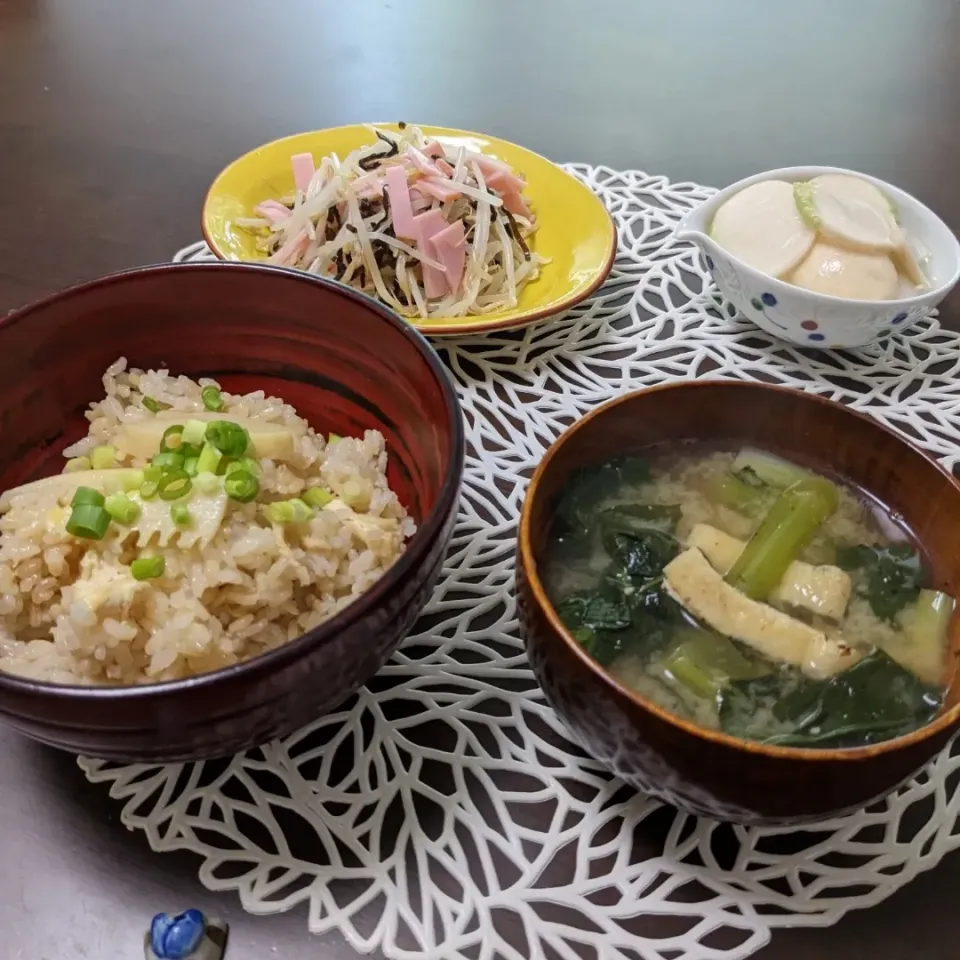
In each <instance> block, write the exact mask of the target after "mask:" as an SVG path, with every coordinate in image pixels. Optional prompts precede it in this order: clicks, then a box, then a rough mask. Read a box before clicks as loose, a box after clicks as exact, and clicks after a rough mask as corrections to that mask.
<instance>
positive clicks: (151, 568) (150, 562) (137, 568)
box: [130, 557, 167, 580]
mask: <svg viewBox="0 0 960 960" xmlns="http://www.w3.org/2000/svg"><path fill="white" fill-rule="evenodd" d="M166 566H167V564H166V561H165V560H164V559H163V557H138V558H137V559H136V560H134V561H133V563H131V564H130V574H131V576H132V577H133V579H134V580H153V579H154V578H156V577H162V576H163V572H164V570H165V569H166Z"/></svg>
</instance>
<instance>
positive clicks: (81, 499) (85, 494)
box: [70, 487, 103, 507]
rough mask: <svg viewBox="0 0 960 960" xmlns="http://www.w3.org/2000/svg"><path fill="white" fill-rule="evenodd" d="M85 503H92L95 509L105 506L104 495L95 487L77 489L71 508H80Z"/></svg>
mask: <svg viewBox="0 0 960 960" xmlns="http://www.w3.org/2000/svg"><path fill="white" fill-rule="evenodd" d="M85 503H92V504H93V505H94V506H95V507H102V506H103V494H102V493H101V492H100V491H99V490H94V489H93V487H77V491H76V493H74V495H73V499H72V500H71V501H70V506H71V507H79V506H81V505H82V504H85Z"/></svg>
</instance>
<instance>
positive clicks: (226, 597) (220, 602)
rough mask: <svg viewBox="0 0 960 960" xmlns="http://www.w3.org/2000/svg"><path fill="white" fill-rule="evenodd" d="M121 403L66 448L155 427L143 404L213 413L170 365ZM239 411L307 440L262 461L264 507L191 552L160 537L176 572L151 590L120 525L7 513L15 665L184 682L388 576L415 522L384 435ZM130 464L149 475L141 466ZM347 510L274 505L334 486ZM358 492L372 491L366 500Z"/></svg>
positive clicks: (10, 645) (230, 521) (121, 384)
mask: <svg viewBox="0 0 960 960" xmlns="http://www.w3.org/2000/svg"><path fill="white" fill-rule="evenodd" d="M103 384H104V388H105V391H106V396H105V398H104V399H103V400H101V401H100V402H99V403H94V404H93V405H92V406H91V407H90V409H89V411H88V412H87V415H86V416H87V419H88V420H89V421H90V428H89V432H88V434H87V436H86V437H85V438H84V439H83V440H81V441H80V442H79V443H76V444H74V445H73V446H71V447H69V448H67V449H66V450H65V451H64V456H65V457H78V456H82V455H86V454H88V453H89V452H90V451H91V450H92V449H93V448H94V447H95V446H97V445H99V444H110V443H111V441H112V440H113V439H114V437H115V436H116V432H117V430H118V428H119V427H120V426H121V425H122V424H124V423H128V422H132V421H136V420H144V419H148V418H150V417H152V416H153V414H152V413H150V412H149V411H147V410H145V409H144V408H143V407H142V405H141V403H142V398H143V397H144V396H147V397H152V398H153V399H154V400H157V401H159V402H161V403H166V404H169V405H170V406H171V407H172V408H173V409H174V410H182V411H184V413H185V414H189V413H190V412H193V411H196V412H203V410H204V406H203V403H202V401H201V399H200V391H201V388H202V387H203V386H206V385H209V384H215V381H213V380H209V379H201V380H200V381H199V382H196V381H193V380H190V379H189V378H187V377H183V376H173V375H172V374H170V373H169V371H167V370H150V371H146V372H144V371H142V370H137V369H129V370H128V369H127V363H126V360H125V359H122V358H121V359H120V360H118V361H117V362H116V363H114V364H113V365H112V366H111V367H110V368H109V369H108V370H107V372H106V373H105V375H104V377H103ZM223 399H224V402H225V407H224V410H223V411H222V412H223V413H225V414H232V415H233V416H235V417H244V418H249V419H254V420H257V421H261V422H271V423H277V424H282V425H284V426H285V427H286V428H287V429H289V430H290V431H291V432H292V434H293V436H294V442H295V452H294V456H293V458H292V459H291V460H290V461H289V462H287V463H275V462H273V461H270V460H261V461H260V465H261V469H262V473H261V476H260V494H259V496H258V498H257V501H256V502H253V503H246V504H244V503H237V502H235V501H232V500H230V501H228V506H227V511H226V515H225V517H224V520H223V521H222V523H221V524H220V526H219V528H218V530H217V532H216V534H215V536H214V537H213V538H212V539H211V540H210V541H209V543H207V544H206V545H203V544H202V543H198V544H196V545H194V546H190V547H187V548H184V546H183V544H181V543H180V542H179V541H180V539H181V536H180V535H178V534H174V535H173V537H172V539H171V540H170V542H169V544H168V545H167V546H165V547H163V546H159V544H158V542H157V541H156V540H155V539H154V540H153V541H152V542H151V544H150V548H151V549H150V551H149V552H150V553H153V554H159V555H162V556H163V557H164V558H165V563H166V569H165V573H164V575H163V576H162V577H160V578H158V579H153V580H146V581H136V580H133V578H132V577H131V575H130V572H129V564H130V563H131V561H132V560H133V559H134V558H135V557H136V556H137V555H138V554H139V553H140V552H141V550H140V548H138V547H137V546H136V544H135V538H134V537H133V536H132V531H131V529H130V528H126V527H122V526H120V525H118V524H116V523H113V524H111V525H110V529H109V531H108V532H107V535H106V536H105V537H104V539H103V540H100V541H94V540H82V539H78V538H76V537H72V536H70V535H69V534H68V533H67V532H66V530H65V529H64V520H65V515H66V514H67V513H69V510H68V509H67V510H65V509H64V508H63V507H64V503H66V504H69V497H68V498H66V500H64V499H63V498H62V497H61V498H60V500H59V504H60V505H59V506H58V503H57V502H56V501H57V497H56V494H53V495H52V496H51V494H50V493H49V492H48V493H47V494H46V495H45V496H37V497H24V498H21V499H20V500H17V501H16V502H15V503H14V504H13V506H12V507H11V509H10V510H9V511H8V512H7V513H6V514H4V515H3V516H2V517H0V670H5V671H8V672H10V673H16V674H21V675H23V676H27V677H31V678H34V679H38V680H47V681H53V682H58V683H83V684H137V683H150V682H155V681H159V680H170V679H175V678H179V677H187V676H192V675H194V674H198V673H203V672H206V671H209V670H215V669H217V668H220V667H225V666H229V665H230V664H235V663H239V662H240V661H243V660H248V659H249V658H250V657H254V656H257V655H258V654H261V653H264V652H265V651H267V650H270V649H273V648H274V647H278V646H280V645H281V644H283V643H285V642H287V641H288V640H292V639H294V638H296V637H298V636H300V635H301V634H303V633H304V632H305V631H307V630H309V629H311V628H312V627H315V626H317V624H319V623H322V622H323V621H324V620H326V619H328V618H329V617H331V616H332V615H333V614H335V613H336V612H337V611H339V610H341V609H342V608H343V607H345V606H346V605H347V604H349V603H350V602H351V601H352V600H353V599H354V598H356V597H357V596H359V595H360V594H362V593H363V592H364V591H366V590H367V589H369V587H370V586H371V585H372V584H373V583H374V582H375V581H376V580H377V579H379V578H380V577H381V576H382V575H383V573H384V572H385V571H386V570H387V569H388V568H389V567H390V566H391V564H393V563H394V561H395V560H396V559H397V558H398V557H399V556H400V554H401V553H402V552H403V549H404V541H405V539H406V538H407V537H409V536H410V535H411V534H412V533H413V531H414V529H415V528H414V524H413V521H412V519H411V518H410V517H408V516H407V514H406V511H405V510H404V508H403V506H402V505H401V504H400V502H399V501H398V500H397V497H396V495H395V494H394V493H393V491H392V490H391V489H390V487H389V485H388V483H387V477H386V466H387V454H386V450H385V448H384V439H383V436H382V435H381V434H380V433H378V432H376V431H373V430H368V431H367V432H366V433H365V434H364V436H363V437H362V438H352V437H344V438H343V439H341V440H338V441H337V442H336V443H327V442H326V440H325V439H324V438H323V437H322V436H320V435H318V434H317V433H316V432H315V431H314V430H313V429H312V428H311V427H310V426H309V424H308V423H307V422H306V421H305V420H304V419H302V418H301V417H299V416H297V412H296V410H294V408H293V407H291V406H290V405H289V404H286V403H284V402H283V401H282V400H280V399H278V398H276V397H268V396H266V395H265V394H264V392H263V391H262V390H258V391H255V392H253V393H248V394H245V395H243V396H240V395H233V394H229V393H226V392H224V393H223ZM117 465H118V466H128V467H143V466H146V465H147V464H146V462H145V461H139V462H137V461H135V460H134V459H132V458H130V457H127V458H126V459H120V460H118V463H117ZM347 484H349V485H350V486H349V487H348V488H347V493H348V496H347V498H346V499H348V500H349V501H350V503H351V504H352V505H353V508H354V509H346V507H345V505H344V503H343V501H342V500H341V499H338V500H335V501H334V503H333V504H332V505H331V506H329V507H325V508H324V509H321V510H318V511H317V512H316V513H315V515H314V516H313V518H312V519H311V520H310V521H309V522H308V523H304V524H291V525H288V526H283V527H281V526H275V525H271V524H270V523H269V521H268V520H267V519H266V518H265V517H264V515H263V512H262V506H263V504H264V503H267V502H270V501H275V500H284V499H288V498H290V497H296V496H299V495H300V494H302V493H303V492H304V491H305V490H306V489H307V488H308V487H309V486H317V485H323V486H325V487H327V488H329V490H330V491H332V492H333V493H334V494H338V495H340V494H343V492H344V488H345V486H346V485H347ZM358 490H359V495H358Z"/></svg>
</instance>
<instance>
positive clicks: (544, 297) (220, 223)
mask: <svg viewBox="0 0 960 960" xmlns="http://www.w3.org/2000/svg"><path fill="white" fill-rule="evenodd" d="M377 126H381V127H383V128H384V129H386V130H389V129H396V125H395V124H389V123H385V124H377ZM421 129H422V130H423V132H424V133H426V134H428V135H429V136H432V137H437V138H438V139H440V140H442V141H443V142H444V143H447V144H452V145H454V146H460V145H461V144H462V145H464V146H466V147H467V148H468V149H471V150H482V151H483V152H484V153H486V154H489V155H491V156H493V157H497V158H499V159H501V160H504V161H506V162H507V163H509V164H510V165H511V166H512V167H513V168H514V169H515V170H517V171H519V172H521V173H523V174H524V176H525V177H526V178H527V184H528V186H527V189H526V191H525V196H526V197H527V199H528V201H529V203H530V206H531V208H532V209H533V212H534V213H535V214H536V216H537V220H538V221H539V226H538V229H537V232H536V233H535V234H534V236H533V241H532V244H531V246H532V248H533V249H534V250H536V252H537V253H538V254H540V256H542V257H547V258H548V259H549V260H550V262H549V263H547V264H544V265H543V267H542V268H541V271H540V276H539V277H538V278H537V279H536V280H534V281H533V282H532V283H529V284H527V285H526V286H525V287H524V288H523V290H522V291H521V292H520V297H519V301H518V303H517V306H516V307H515V308H514V309H512V310H503V311H500V312H499V313H488V314H483V315H481V316H466V317H453V318H450V317H444V318H442V319H436V320H432V319H428V320H421V319H418V318H411V319H410V322H411V323H412V324H413V325H414V326H416V327H417V328H418V329H419V330H421V331H422V332H423V333H427V334H433V335H438V334H465V333H481V332H486V331H490V330H505V329H509V328H511V327H522V326H525V325H526V324H528V323H533V322H534V321H535V320H542V319H543V318H544V317H549V316H551V315H552V314H554V313H558V312H559V311H561V310H565V309H567V308H568V307H572V306H573V305H574V304H575V303H579V302H580V301H581V300H583V299H585V298H586V297H588V296H590V294H591V293H593V291H594V290H596V289H597V287H599V286H600V284H601V283H603V281H604V280H605V279H606V277H607V274H608V273H609V272H610V268H611V266H612V265H613V256H614V252H615V250H616V229H615V227H614V225H613V220H612V219H611V217H610V215H609V214H608V213H607V211H606V208H605V207H604V206H603V204H602V203H601V202H600V199H599V198H598V197H597V196H596V194H594V193H593V192H592V191H591V190H590V189H589V188H588V187H585V186H584V185H583V184H582V183H580V181H579V180H577V179H575V178H574V177H571V176H570V175H569V174H568V173H565V172H564V171H563V170H561V169H560V168H559V167H558V166H556V165H555V164H553V163H551V162H550V161H549V160H547V159H546V158H544V157H541V156H540V155H539V154H536V153H532V152H531V151H529V150H525V149H524V148H523V147H518V146H517V145H516V144H513V143H508V142H507V141H505V140H497V139H495V138H493V137H487V136H484V135H483V134H479V133H470V132H468V131H465V130H449V129H447V128H445V127H422V128H421ZM372 141H373V135H372V134H371V133H370V131H369V130H368V129H367V128H366V127H363V126H360V125H359V124H357V125H355V126H349V127H334V128H333V129H330V130H317V131H314V132H312V133H300V134H297V135H296V136H292V137H284V138H283V139H282V140H274V141H273V143H268V144H265V145H264V146H262V147H258V148H257V149H256V150H251V151H250V153H247V154H245V155H244V156H242V157H240V159H239V160H234V162H233V163H231V164H230V166H228V167H226V168H225V169H224V170H223V171H222V172H221V173H220V175H219V176H218V177H217V179H216V180H214V181H213V184H212V186H211V187H210V190H209V192H208V193H207V199H206V201H205V202H204V205H203V218H202V225H203V235H204V237H205V239H206V241H207V244H208V245H209V247H210V249H211V250H212V251H213V252H214V254H216V256H218V257H220V259H221V260H262V259H264V255H263V254H262V253H261V252H260V251H258V250H257V248H256V240H255V238H254V235H253V234H252V233H251V232H249V231H247V230H244V229H243V228H241V227H237V226H236V225H235V223H234V221H235V220H236V218H237V217H249V216H253V215H254V214H253V208H254V207H255V206H256V205H257V204H258V203H260V202H261V201H262V200H266V199H268V198H269V197H281V196H283V195H284V194H288V193H291V192H292V191H293V171H292V170H291V168H290V158H291V157H292V156H293V155H294V154H296V153H307V152H309V153H312V154H313V156H314V159H315V160H316V161H317V162H318V163H319V161H320V158H321V157H323V156H326V155H328V154H331V153H336V154H337V155H338V156H341V157H344V156H346V155H347V154H348V153H350V151H351V150H356V149H357V147H361V146H363V145H364V144H368V143H371V142H372Z"/></svg>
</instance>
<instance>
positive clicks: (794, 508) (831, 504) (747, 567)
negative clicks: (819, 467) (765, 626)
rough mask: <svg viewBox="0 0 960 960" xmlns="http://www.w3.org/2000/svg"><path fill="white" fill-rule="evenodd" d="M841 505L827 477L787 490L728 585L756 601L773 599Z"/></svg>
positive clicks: (803, 481) (758, 530) (746, 552)
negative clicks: (798, 559) (778, 586)
mask: <svg viewBox="0 0 960 960" xmlns="http://www.w3.org/2000/svg"><path fill="white" fill-rule="evenodd" d="M837 503H838V494H837V488H836V487H835V486H834V485H833V484H832V483H831V482H830V481H829V480H825V479H824V478H823V477H814V476H808V477H806V478H805V479H803V480H799V481H797V482H796V483H794V484H793V485H792V486H790V487H787V489H786V490H784V491H783V493H781V494H780V496H779V497H777V499H776V500H775V501H774V503H773V506H772V507H771V508H770V510H769V511H768V513H767V515H766V516H765V517H764V518H763V520H762V521H761V523H760V526H759V527H758V528H757V531H756V533H754V535H753V536H752V537H751V538H750V540H749V541H748V542H747V545H746V547H745V548H744V550H743V553H741V554H740V556H739V557H738V559H737V562H736V563H735V564H734V565H733V567H732V568H731V570H730V572H729V573H728V574H727V582H728V583H729V584H731V585H732V586H734V587H736V588H737V589H738V590H741V591H742V592H743V593H745V594H746V595H747V596H748V597H751V598H752V599H754V600H763V599H765V598H766V597H769V596H770V594H771V593H772V592H773V590H774V588H775V587H776V586H777V584H778V583H780V581H781V580H782V579H783V575H784V574H785V573H786V571H787V567H789V566H790V564H791V563H793V562H794V561H795V560H796V559H797V557H798V556H799V554H800V551H801V550H802V549H803V548H804V546H806V544H807V543H808V542H809V540H810V538H811V537H812V536H813V534H814V533H815V532H816V531H817V529H818V528H819V527H820V526H821V525H822V524H823V523H824V522H825V521H826V520H827V519H828V518H829V517H830V516H831V515H832V514H833V512H834V511H835V510H836V509H837Z"/></svg>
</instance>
